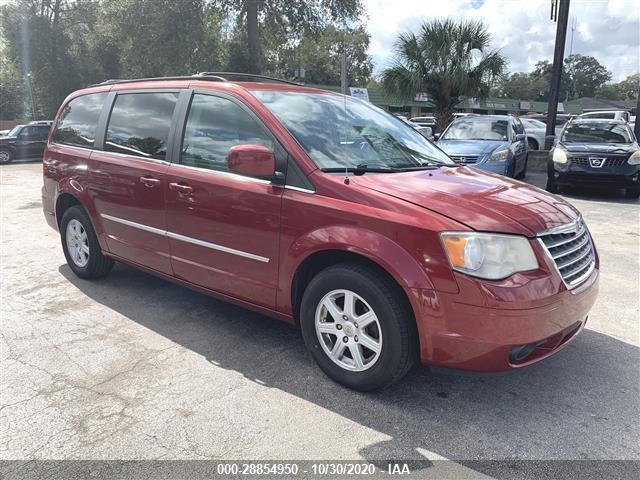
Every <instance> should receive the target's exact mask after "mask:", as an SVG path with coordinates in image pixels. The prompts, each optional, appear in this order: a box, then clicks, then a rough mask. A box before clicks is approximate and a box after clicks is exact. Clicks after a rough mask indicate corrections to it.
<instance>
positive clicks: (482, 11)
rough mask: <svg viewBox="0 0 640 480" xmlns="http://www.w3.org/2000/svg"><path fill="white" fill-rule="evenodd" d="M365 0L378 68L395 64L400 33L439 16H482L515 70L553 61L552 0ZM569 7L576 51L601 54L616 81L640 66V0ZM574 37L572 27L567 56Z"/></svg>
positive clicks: (576, 0) (579, 0) (575, 0)
mask: <svg viewBox="0 0 640 480" xmlns="http://www.w3.org/2000/svg"><path fill="white" fill-rule="evenodd" d="M365 5H366V8H367V12H368V21H367V25H368V29H369V32H370V33H371V47H370V51H369V52H370V54H371V55H372V56H373V59H374V63H375V71H376V72H380V71H381V70H383V69H384V68H385V67H387V66H388V65H389V64H390V62H391V59H392V58H393V43H394V41H395V39H396V37H397V35H398V33H400V32H404V31H408V30H414V31H415V30H416V29H417V27H418V26H419V25H420V23H422V22H423V21H424V20H426V19H430V18H434V17H452V18H457V19H461V18H464V19H480V20H482V21H483V22H484V23H485V24H486V25H487V27H488V29H489V31H490V32H491V34H492V36H493V41H492V47H493V48H499V49H500V50H501V51H502V53H503V55H504V56H505V57H507V59H508V60H509V70H510V71H511V72H521V71H525V72H526V71H530V70H531V69H532V68H533V66H534V65H535V63H536V62H537V61H538V60H548V61H550V62H551V61H553V47H554V41H555V31H556V23H555V22H552V21H551V20H550V19H549V13H550V5H551V2H550V0H524V1H523V0H485V1H482V0H365ZM569 13H570V16H571V17H575V18H576V30H575V32H574V33H573V36H574V38H573V53H579V54H582V55H590V56H593V57H595V58H596V59H598V61H599V62H600V63H602V64H603V65H604V66H606V67H607V68H608V69H609V70H610V71H611V73H612V74H613V78H612V81H615V82H617V81H620V80H623V79H624V78H626V77H627V76H628V75H631V74H633V73H638V72H640V2H638V1H636V0H571V8H570V12H569ZM570 43H571V31H569V32H568V34H567V42H566V47H565V56H568V55H569V50H570Z"/></svg>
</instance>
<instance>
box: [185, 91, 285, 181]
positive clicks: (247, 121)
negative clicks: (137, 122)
mask: <svg viewBox="0 0 640 480" xmlns="http://www.w3.org/2000/svg"><path fill="white" fill-rule="evenodd" d="M255 144H257V145H264V146H265V147H268V148H271V149H273V148H274V141H273V139H272V138H271V136H270V135H269V134H267V133H266V132H265V131H264V129H263V128H262V127H261V126H260V125H259V124H258V122H256V121H255V120H254V119H253V118H252V117H251V115H249V114H248V113H247V112H246V111H245V110H244V109H242V108H241V107H240V106H238V105H237V104H236V103H234V102H232V101H231V100H228V99H226V98H222V97H215V96H211V95H200V94H195V95H194V96H193V100H192V101H191V107H190V109H189V116H188V118H187V124H186V127H185V132H184V140H183V142H182V158H181V163H182V164H183V165H189V166H192V167H199V168H208V169H211V170H222V171H226V170H227V155H228V154H229V149H230V148H231V147H234V146H236V145H255Z"/></svg>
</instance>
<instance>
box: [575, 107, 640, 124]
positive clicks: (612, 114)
mask: <svg viewBox="0 0 640 480" xmlns="http://www.w3.org/2000/svg"><path fill="white" fill-rule="evenodd" d="M578 117H580V118H601V119H607V120H624V121H625V122H630V121H631V114H630V113H629V112H627V111H626V110H597V111H594V112H584V113H581V114H580V115H578Z"/></svg>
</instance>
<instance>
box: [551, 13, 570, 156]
mask: <svg viewBox="0 0 640 480" xmlns="http://www.w3.org/2000/svg"><path fill="white" fill-rule="evenodd" d="M555 1H556V2H559V9H558V18H557V22H558V27H557V28H556V46H555V49H554V52H553V74H552V76H551V91H550V92H549V106H548V107H547V132H546V138H545V149H546V150H549V149H550V148H551V144H552V141H551V137H552V136H553V135H554V132H555V126H556V115H557V113H558V97H559V95H560V78H561V76H562V62H563V60H564V44H565V40H566V38H567V24H568V21H569V0H555Z"/></svg>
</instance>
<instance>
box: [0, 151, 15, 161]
mask: <svg viewBox="0 0 640 480" xmlns="http://www.w3.org/2000/svg"><path fill="white" fill-rule="evenodd" d="M12 161H13V152H12V151H11V150H9V149H7V148H0V165H5V164H7V163H11V162H12Z"/></svg>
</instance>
